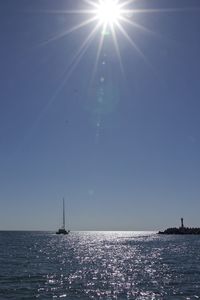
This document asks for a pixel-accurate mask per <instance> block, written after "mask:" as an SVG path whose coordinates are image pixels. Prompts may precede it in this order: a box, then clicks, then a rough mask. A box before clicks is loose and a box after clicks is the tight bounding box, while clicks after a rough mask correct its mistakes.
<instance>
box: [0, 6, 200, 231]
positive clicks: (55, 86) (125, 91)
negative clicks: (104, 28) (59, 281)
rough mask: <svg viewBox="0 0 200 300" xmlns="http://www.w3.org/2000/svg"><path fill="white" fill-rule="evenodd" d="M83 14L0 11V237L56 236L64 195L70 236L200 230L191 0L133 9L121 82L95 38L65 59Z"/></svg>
mask: <svg viewBox="0 0 200 300" xmlns="http://www.w3.org/2000/svg"><path fill="white" fill-rule="evenodd" d="M85 7H86V4H85V2H84V1H81V0H80V1H79V0H76V1H74V0H67V1H66V0H65V1H64V0H62V1H61V0H59V1H53V0H38V1H34V0H28V1H27V0H18V1H14V0H1V1H0V18H1V21H0V22H1V26H0V36H1V47H0V82H1V88H0V186H1V188H0V230H4V229H6V230H7V229H8V230H11V229H22V230H24V229H25V230H56V229H57V228H58V227H59V225H60V222H61V216H62V211H61V209H62V197H63V196H64V197H65V199H66V208H67V209H66V213H67V216H68V219H67V224H69V227H70V228H71V229H72V230H157V229H163V228H166V227H169V226H179V223H180V222H179V220H180V217H184V219H185V225H188V226H200V221H199V210H200V201H199V200H200V199H199V198H200V184H199V181H200V131H199V128H200V117H199V115H200V59H199V57H200V54H199V53H200V35H199V30H200V3H199V0H163V1H160V0H151V1H150V0H138V1H134V2H132V3H130V5H129V7H131V9H134V8H137V9H139V8H141V9H146V10H147V12H146V13H140V14H136V15H133V16H130V18H131V20H133V21H134V22H136V23H137V24H140V25H142V26H144V27H145V28H147V29H148V30H149V31H145V30H143V29H141V28H139V27H133V26H131V25H128V24H126V25H124V28H125V30H126V32H128V34H129V36H130V37H131V39H132V40H133V41H134V43H135V44H136V45H137V47H138V48H139V49H140V50H141V51H142V53H143V55H144V57H143V55H140V54H139V52H138V51H137V50H136V48H134V47H133V46H132V45H131V44H130V43H129V42H128V40H127V39H126V38H125V37H124V36H123V34H122V33H121V32H120V31H118V30H116V34H117V39H118V44H119V50H120V54H121V61H122V66H123V72H122V68H121V66H120V62H119V57H118V55H117V52H116V49H115V45H114V42H113V39H112V37H111V34H108V35H107V36H105V39H104V44H103V46H102V51H101V53H100V57H99V61H98V63H97V66H96V69H95V61H96V57H97V52H98V45H99V40H100V38H101V30H99V31H98V32H97V33H96V35H95V37H94V38H93V40H92V41H91V43H90V44H89V45H88V48H87V49H86V51H85V53H84V55H83V56H82V58H81V59H80V60H73V58H74V55H75V53H76V52H77V51H78V49H79V48H80V46H81V44H82V43H84V41H85V39H86V38H87V36H88V35H89V34H90V32H91V31H92V30H93V28H94V26H95V23H92V24H88V26H85V27H83V28H80V29H79V30H77V31H74V32H72V33H70V34H62V33H64V32H65V31H66V30H69V29H70V28H72V27H73V26H76V25H77V24H78V23H80V22H82V21H84V20H86V19H87V15H85V14H84V15H80V14H76V15H74V14H66V13H64V12H65V11H66V10H75V9H82V8H85ZM151 9H158V10H159V9H161V11H160V12H159V11H158V10H157V11H156V12H151V11H150V10H151ZM164 10H166V11H164ZM55 37H56V38H55Z"/></svg>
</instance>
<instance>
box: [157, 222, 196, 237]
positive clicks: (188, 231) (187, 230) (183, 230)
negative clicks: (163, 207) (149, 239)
mask: <svg viewBox="0 0 200 300" xmlns="http://www.w3.org/2000/svg"><path fill="white" fill-rule="evenodd" d="M158 234H200V228H190V227H185V226H184V224H183V218H181V227H179V228H176V227H173V228H168V229H166V230H164V231H159V232H158Z"/></svg>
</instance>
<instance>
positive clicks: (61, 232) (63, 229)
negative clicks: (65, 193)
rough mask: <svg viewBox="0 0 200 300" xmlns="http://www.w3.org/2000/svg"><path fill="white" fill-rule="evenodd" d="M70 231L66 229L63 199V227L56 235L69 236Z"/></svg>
mask: <svg viewBox="0 0 200 300" xmlns="http://www.w3.org/2000/svg"><path fill="white" fill-rule="evenodd" d="M69 233H70V230H66V229H65V199H64V198H63V225H62V227H61V228H59V229H58V231H57V232H56V234H69Z"/></svg>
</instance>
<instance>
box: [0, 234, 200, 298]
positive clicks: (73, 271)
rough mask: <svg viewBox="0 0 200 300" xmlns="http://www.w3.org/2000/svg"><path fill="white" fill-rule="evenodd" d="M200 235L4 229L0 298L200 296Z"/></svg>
mask: <svg viewBox="0 0 200 300" xmlns="http://www.w3.org/2000/svg"><path fill="white" fill-rule="evenodd" d="M199 298H200V236H192V235H190V236H178V235H177V236H164V235H162V236H160V235H157V234H156V233H155V232H71V233H70V234H69V235H67V236H60V235H56V234H55V233H51V232H0V299H2V300H3V299H13V300H18V299H19V300H22V299H69V300H75V299H81V300H84V299H171V300H172V299H177V300H178V299H199Z"/></svg>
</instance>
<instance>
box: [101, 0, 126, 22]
mask: <svg viewBox="0 0 200 300" xmlns="http://www.w3.org/2000/svg"><path fill="white" fill-rule="evenodd" d="M121 16H122V10H121V7H120V5H119V3H118V1H117V0H99V3H98V4H97V10H96V17H97V19H98V20H99V22H100V24H101V25H102V26H104V27H107V25H110V26H113V25H115V24H117V22H119V20H120V18H121Z"/></svg>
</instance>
